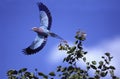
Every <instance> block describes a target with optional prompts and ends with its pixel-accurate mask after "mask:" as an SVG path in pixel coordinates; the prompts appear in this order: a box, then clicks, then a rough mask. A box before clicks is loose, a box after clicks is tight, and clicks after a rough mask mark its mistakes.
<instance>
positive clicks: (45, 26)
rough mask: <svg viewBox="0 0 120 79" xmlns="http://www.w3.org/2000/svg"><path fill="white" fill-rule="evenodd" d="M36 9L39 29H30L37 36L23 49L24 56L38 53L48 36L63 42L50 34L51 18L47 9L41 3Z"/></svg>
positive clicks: (53, 34) (55, 35)
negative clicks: (38, 12) (38, 13)
mask: <svg viewBox="0 0 120 79" xmlns="http://www.w3.org/2000/svg"><path fill="white" fill-rule="evenodd" d="M38 8H39V11H40V27H33V28H32V30H33V31H34V32H36V33H37V36H36V38H35V40H34V41H33V42H32V44H31V45H30V46H28V47H27V48H25V49H23V52H24V53H25V54H26V55H31V54H35V53H37V52H39V51H40V50H41V49H42V48H43V47H44V46H45V44H46V41H47V38H48V36H52V37H55V38H58V39H60V40H63V38H61V37H60V36H58V35H57V34H55V33H53V32H50V28H51V24H52V17H51V13H50V11H49V10H48V8H47V7H46V6H45V5H44V4H43V3H41V2H39V3H38Z"/></svg>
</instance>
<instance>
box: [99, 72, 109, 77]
mask: <svg viewBox="0 0 120 79" xmlns="http://www.w3.org/2000/svg"><path fill="white" fill-rule="evenodd" d="M107 74H108V71H106V72H101V74H100V75H101V76H102V77H105V76H106V75H107Z"/></svg>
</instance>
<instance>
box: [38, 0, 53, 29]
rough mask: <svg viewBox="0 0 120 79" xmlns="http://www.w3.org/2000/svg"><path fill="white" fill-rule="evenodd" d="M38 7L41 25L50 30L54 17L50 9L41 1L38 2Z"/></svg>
mask: <svg viewBox="0 0 120 79" xmlns="http://www.w3.org/2000/svg"><path fill="white" fill-rule="evenodd" d="M38 8H39V11H40V23H41V26H43V27H46V28H47V29H48V30H50V28H51V24H52V17H51V13H50V11H49V9H48V8H47V7H46V6H45V5H44V4H43V3H41V2H39V3H38Z"/></svg>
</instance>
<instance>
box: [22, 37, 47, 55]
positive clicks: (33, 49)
mask: <svg viewBox="0 0 120 79" xmlns="http://www.w3.org/2000/svg"><path fill="white" fill-rule="evenodd" d="M46 41H47V38H46V37H44V36H40V35H37V36H36V38H35V40H34V41H33V42H32V44H31V45H30V46H29V47H27V48H25V49H23V52H24V53H25V54H26V55H31V54H35V53H37V52H38V51H40V50H41V49H42V48H43V47H44V46H45V44H46Z"/></svg>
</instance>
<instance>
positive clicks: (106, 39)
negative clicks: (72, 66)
mask: <svg viewBox="0 0 120 79" xmlns="http://www.w3.org/2000/svg"><path fill="white" fill-rule="evenodd" d="M40 1H41V2H43V3H44V4H45V5H47V6H48V8H49V9H50V11H51V14H52V18H53V22H52V28H51V31H53V32H55V33H57V34H59V35H60V36H61V37H63V38H64V39H66V40H67V41H68V42H70V43H72V42H73V41H74V35H75V32H76V31H77V30H78V29H81V30H83V31H85V32H86V33H87V40H86V41H85V42H84V46H85V49H86V50H88V52H89V57H90V56H95V57H96V59H95V60H98V59H99V58H97V56H100V55H103V53H104V52H107V51H108V52H111V54H112V55H113V56H114V60H115V61H114V62H113V63H114V64H115V66H116V67H117V68H118V69H120V66H118V64H119V63H120V61H119V58H120V56H119V52H120V50H119V48H120V31H119V29H120V5H119V4H120V1H119V0H59V1H58V0H49V1H48V0H0V36H1V39H0V43H1V46H0V47H1V48H0V58H1V59H0V62H1V65H0V77H1V78H2V79H5V78H6V72H7V70H9V69H20V68H23V67H27V68H29V70H31V71H32V70H34V68H38V69H39V71H43V72H48V71H52V70H55V67H56V65H59V63H60V62H59V63H58V62H57V63H55V62H56V60H57V58H58V59H59V56H58V55H57V52H56V51H57V49H56V48H57V45H58V44H59V40H58V39H55V38H52V37H49V38H48V41H47V44H46V46H45V47H44V48H43V50H41V51H40V52H39V53H38V54H35V55H31V56H26V55H24V54H23V53H22V52H21V51H22V49H23V48H25V47H27V46H28V45H30V44H31V42H32V41H33V40H34V38H35V36H36V33H34V32H32V31H31V28H32V27H34V26H38V27H39V25H40V21H39V10H38V7H37V5H36V3H37V2H40ZM51 57H52V58H53V59H52V58H51ZM90 59H93V58H90ZM54 61H55V62H54ZM58 61H59V60H58ZM116 72H117V73H118V72H119V71H116ZM117 75H119V74H117ZM119 76H120V75H119Z"/></svg>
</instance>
